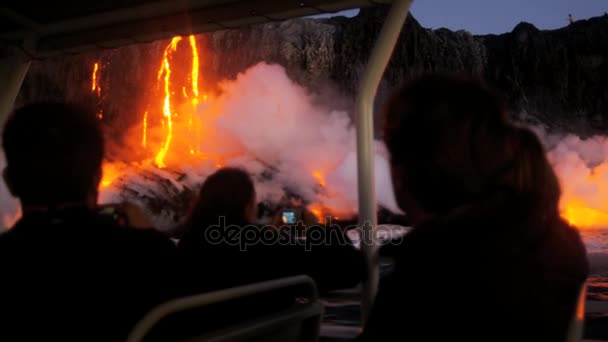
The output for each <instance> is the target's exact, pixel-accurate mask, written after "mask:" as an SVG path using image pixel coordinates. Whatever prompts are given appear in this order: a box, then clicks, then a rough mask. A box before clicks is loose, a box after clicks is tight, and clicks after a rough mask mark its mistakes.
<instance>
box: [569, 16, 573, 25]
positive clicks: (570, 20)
mask: <svg viewBox="0 0 608 342" xmlns="http://www.w3.org/2000/svg"><path fill="white" fill-rule="evenodd" d="M568 23H569V24H570V25H572V24H573V23H574V17H573V16H572V14H568Z"/></svg>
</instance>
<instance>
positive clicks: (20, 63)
mask: <svg viewBox="0 0 608 342" xmlns="http://www.w3.org/2000/svg"><path fill="white" fill-rule="evenodd" d="M7 52H9V53H8V54H7V55H6V56H4V57H2V58H0V79H1V80H2V83H1V85H0V127H3V126H4V121H5V120H6V117H7V116H8V114H9V113H10V112H11V111H12V110H13V106H14V105H15V99H16V98H17V95H18V94H19V90H20V89H21V85H22V84H23V80H24V79H25V75H26V74H27V71H28V69H29V67H30V60H29V58H28V57H27V56H26V55H25V54H24V53H23V52H21V51H19V50H17V49H13V50H11V51H7Z"/></svg>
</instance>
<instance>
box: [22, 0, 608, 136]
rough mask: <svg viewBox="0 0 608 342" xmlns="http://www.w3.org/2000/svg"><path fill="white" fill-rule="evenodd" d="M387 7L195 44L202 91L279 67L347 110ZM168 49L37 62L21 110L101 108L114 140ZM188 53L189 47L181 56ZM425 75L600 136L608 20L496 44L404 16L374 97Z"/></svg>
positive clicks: (606, 98) (135, 115) (606, 117)
mask: <svg viewBox="0 0 608 342" xmlns="http://www.w3.org/2000/svg"><path fill="white" fill-rule="evenodd" d="M385 15H386V8H384V7H377V8H373V9H368V10H363V11H361V13H360V14H359V15H358V16H357V17H354V18H352V19H347V18H342V17H338V18H331V19H323V20H318V19H317V20H315V19H294V20H289V21H285V22H276V23H268V24H264V25H258V26H253V27H248V28H243V29H240V30H227V31H219V32H214V33H209V34H203V35H200V36H198V43H199V45H200V46H201V47H202V49H201V51H202V53H201V75H202V77H203V78H202V87H203V88H205V89H207V90H210V89H213V88H214V87H215V85H216V84H217V82H218V81H219V80H222V79H226V78H234V77H235V76H236V75H237V74H238V73H239V72H241V71H244V70H246V69H247V68H248V67H250V66H252V65H254V64H256V63H258V62H261V61H266V62H269V63H278V64H281V65H283V66H284V67H285V68H286V69H287V70H288V73H289V75H290V77H291V78H292V79H294V80H295V81H296V82H298V83H301V84H303V85H305V86H306V87H307V88H308V89H310V90H311V91H313V92H318V93H322V92H324V91H325V90H327V88H329V87H331V88H334V89H337V90H338V92H339V93H341V94H342V95H344V98H345V99H346V100H347V101H346V102H350V101H351V100H352V99H353V98H354V96H355V94H356V89H357V85H358V81H359V77H360V75H361V71H362V70H363V68H364V66H365V63H366V61H367V59H368V56H369V52H370V51H371V49H372V47H373V44H374V42H375V39H376V37H377V35H378V33H379V31H380V28H381V25H382V23H383V19H384V17H385ZM166 44H167V42H156V43H152V44H144V45H136V46H130V47H126V48H121V49H117V50H107V51H98V52H93V53H87V54H82V55H76V56H64V57H61V58H54V59H49V60H45V61H36V62H34V63H33V65H32V68H31V70H30V72H29V74H28V76H27V78H26V81H25V84H24V86H23V90H22V92H21V94H20V97H19V100H18V102H19V103H24V102H28V101H32V100H38V99H49V98H53V99H57V98H59V99H62V98H66V99H68V100H78V101H82V100H83V99H88V101H89V102H91V103H94V102H96V101H100V102H101V105H102V107H103V109H104V113H105V114H106V116H105V117H106V118H107V119H108V120H109V122H110V124H111V125H112V126H113V127H116V128H118V129H117V130H115V132H114V133H115V134H116V137H115V138H116V139H119V138H120V134H121V132H123V131H124V130H125V129H126V128H127V127H128V126H130V125H131V124H132V123H133V122H135V121H139V120H141V116H142V115H143V112H144V111H145V103H144V101H143V100H142V99H143V98H145V97H146V95H147V94H149V93H150V92H151V91H154V85H155V81H154V79H155V77H156V72H157V69H158V66H159V62H160V58H161V57H162V52H163V49H164V46H165V45H166ZM185 48H187V46H186V47H185ZM95 61H101V63H102V64H103V67H102V75H101V86H102V89H103V93H102V94H103V95H102V99H101V100H98V99H95V98H94V96H92V94H91V93H90V77H91V75H90V74H91V69H92V65H93V63H94V62H95ZM426 71H464V72H468V73H472V74H475V75H479V76H482V77H483V78H485V79H486V80H487V81H488V82H489V83H491V84H493V85H494V86H496V87H497V88H498V89H500V90H501V91H502V92H503V93H504V94H505V95H506V97H507V100H508V103H509V104H510V106H511V107H512V109H513V112H514V113H515V114H517V115H518V116H519V117H520V118H521V119H523V120H528V121H533V122H541V123H542V124H545V125H547V126H548V127H549V128H550V129H552V130H557V131H567V132H571V133H576V134H579V135H589V134H603V133H605V132H608V87H607V86H606V85H605V82H606V80H608V16H602V17H597V18H592V19H589V20H582V21H578V22H575V23H574V24H572V25H570V26H568V27H565V28H562V29H558V30H553V31H540V30H538V29H536V28H535V27H534V26H533V25H531V24H527V23H521V24H519V25H518V26H517V27H515V29H514V30H513V31H512V32H509V33H505V34H502V35H485V36H473V35H471V34H470V33H468V32H466V31H457V32H453V31H450V30H447V29H438V30H429V29H425V28H423V27H422V26H421V24H420V23H418V22H417V21H416V20H415V19H414V18H413V17H410V18H409V19H408V21H407V23H406V27H405V29H404V31H403V34H402V36H401V39H400V42H399V44H398V46H397V47H396V49H395V53H394V56H393V59H392V60H391V63H390V66H389V68H388V70H387V72H386V74H385V77H384V81H383V83H382V85H381V89H380V92H379V100H378V102H379V103H381V102H382V101H383V99H384V98H385V97H386V95H387V94H388V93H390V91H391V90H392V89H394V87H396V86H397V85H398V84H400V83H401V82H403V81H404V80H407V79H409V78H411V77H412V76H415V75H418V74H420V73H422V72H426Z"/></svg>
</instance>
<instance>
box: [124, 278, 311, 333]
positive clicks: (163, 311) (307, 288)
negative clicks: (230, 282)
mask: <svg viewBox="0 0 608 342" xmlns="http://www.w3.org/2000/svg"><path fill="white" fill-rule="evenodd" d="M322 313H323V306H322V305H321V303H320V302H319V299H318V294H317V290H316V286H315V284H314V282H313V280H312V279H311V278H309V277H307V276H297V277H291V278H284V279H277V280H272V281H267V282H262V283H257V284H251V285H245V286H241V287H235V288H230V289H225V290H220V291H215V292H210V293H205V294H199V295H194V296H189V297H183V298H177V299H174V300H171V301H169V302H166V303H164V304H161V305H160V306H158V307H156V308H155V309H153V310H152V311H150V312H149V313H148V314H147V315H146V316H144V318H143V319H142V320H141V321H139V323H137V325H136V326H135V327H134V328H133V330H132V331H131V333H130V334H129V337H128V339H127V341H128V342H140V341H158V340H170V341H178V340H189V341H190V340H193V341H199V340H200V341H244V340H247V341H256V340H260V341H316V340H317V339H318V336H319V329H320V322H321V316H322Z"/></svg>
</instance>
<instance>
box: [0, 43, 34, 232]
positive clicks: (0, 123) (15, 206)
mask: <svg viewBox="0 0 608 342" xmlns="http://www.w3.org/2000/svg"><path fill="white" fill-rule="evenodd" d="M2 52H3V53H5V55H4V56H3V57H2V58H0V79H1V80H2V83H0V132H2V130H3V128H4V122H5V121H6V119H7V117H8V115H9V113H10V112H11V111H12V110H13V106H14V105H15V99H16V98H17V95H18V94H19V90H20V89H21V84H23V80H24V79H25V75H26V74H27V70H28V69H29V66H30V60H29V58H28V57H27V56H26V55H25V54H24V53H23V51H20V50H19V49H17V48H7V50H6V51H2ZM5 166H6V162H5V160H4V150H3V149H1V148H0V170H3V169H4V167H5ZM0 200H1V201H2V204H3V206H2V208H0V233H1V232H2V231H3V230H5V229H7V228H8V226H9V225H12V223H13V222H12V221H13V220H14V219H17V218H18V216H20V214H19V212H20V208H19V203H18V202H17V200H16V199H15V198H13V197H11V195H10V194H9V191H8V189H7V188H6V184H5V183H4V180H0ZM15 215H17V216H15Z"/></svg>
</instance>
